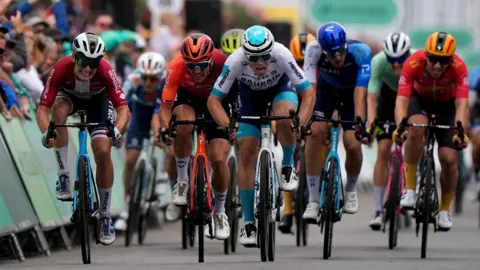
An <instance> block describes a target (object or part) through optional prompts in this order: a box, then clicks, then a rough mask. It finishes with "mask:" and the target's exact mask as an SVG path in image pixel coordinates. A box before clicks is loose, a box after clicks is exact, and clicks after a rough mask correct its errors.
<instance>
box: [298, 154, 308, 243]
mask: <svg viewBox="0 0 480 270" xmlns="http://www.w3.org/2000/svg"><path fill="white" fill-rule="evenodd" d="M304 154H305V152H304V151H303V150H300V152H299V155H300V169H299V183H298V188H297V191H296V192H295V223H296V240H297V243H296V244H297V247H299V246H300V245H302V244H303V246H306V245H307V237H308V224H307V223H306V222H305V221H304V220H303V216H302V215H303V212H305V209H306V208H307V202H308V190H307V189H306V188H305V186H306V183H307V174H306V171H305V155H304Z"/></svg>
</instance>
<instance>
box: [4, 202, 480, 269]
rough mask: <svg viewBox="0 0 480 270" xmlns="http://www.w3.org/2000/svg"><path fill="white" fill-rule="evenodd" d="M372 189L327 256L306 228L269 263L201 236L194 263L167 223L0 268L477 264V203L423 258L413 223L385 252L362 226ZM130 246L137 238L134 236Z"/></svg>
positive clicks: (316, 232)
mask: <svg viewBox="0 0 480 270" xmlns="http://www.w3.org/2000/svg"><path fill="white" fill-rule="evenodd" d="M372 207H373V199H372V194H371V193H364V194H361V195H360V210H359V212H358V213H357V214H355V215H344V216H343V219H342V221H341V222H340V223H338V225H337V226H336V227H335V230H334V239H333V241H334V243H333V251H332V257H331V258H330V259H329V260H328V261H325V260H323V259H322V248H323V236H322V235H321V234H320V229H319V228H318V227H316V226H313V225H310V236H309V245H308V247H300V248H297V247H295V238H294V236H293V235H281V234H280V233H277V245H276V259H275V262H265V263H262V262H261V261H260V252H259V249H255V248H253V249H246V248H244V247H243V246H240V245H239V246H238V248H237V253H235V254H230V255H224V254H223V243H222V242H219V241H216V240H205V243H206V247H205V263H203V264H199V263H198V262H197V254H198V250H197V248H196V247H195V248H193V249H192V248H190V249H188V250H182V248H181V244H180V223H178V222H177V223H174V224H166V225H165V226H163V228H162V229H161V230H156V231H150V232H149V234H148V236H147V240H146V243H145V245H144V246H138V245H137V244H134V245H133V246H131V247H130V248H126V247H124V246H123V243H124V238H123V237H121V236H117V240H116V242H115V243H114V244H113V245H112V246H108V247H104V246H101V245H98V246H93V249H92V264H91V265H83V264H82V260H81V252H80V249H79V248H78V247H76V248H74V249H73V250H71V251H56V252H53V253H52V256H51V257H35V258H27V260H26V261H25V262H23V263H18V262H17V261H13V260H12V261H8V262H0V268H1V269H25V270H26V269H48V270H54V269H62V270H63V269H102V270H108V269H112V270H113V269H114V270H121V269H129V270H133V269H135V270H136V269H149V270H151V269H169V270H174V269H196V270H201V269H209V270H215V269H222V270H223V269H225V270H227V269H228V270H235V269H241V270H245V269H255V270H257V269H259V270H260V269H275V270H282V269H285V270H287V269H288V270H291V269H299V270H300V269H302V270H303V269H325V270H327V269H335V270H343V269H355V270H362V269H368V270H372V269H389V270H409V269H421V270H430V269H431V270H443V269H448V270H452V269H468V270H471V269H478V268H479V265H480V256H479V254H480V241H479V240H480V230H479V229H478V208H477V207H478V205H477V204H476V203H472V202H467V203H466V206H465V207H466V209H465V211H464V214H463V215H462V216H461V217H454V220H453V225H454V228H453V229H452V230H451V231H450V232H447V233H444V232H437V233H436V234H434V233H433V230H432V231H431V234H429V243H428V253H427V259H420V245H421V240H420V238H416V237H415V232H414V230H413V228H411V229H405V230H403V231H401V232H400V235H399V243H398V246H397V248H396V249H394V250H389V249H388V235H387V234H383V233H381V232H373V231H371V230H370V228H369V227H368V225H367V224H368V221H369V219H370V217H371V214H372ZM134 241H135V243H136V239H134Z"/></svg>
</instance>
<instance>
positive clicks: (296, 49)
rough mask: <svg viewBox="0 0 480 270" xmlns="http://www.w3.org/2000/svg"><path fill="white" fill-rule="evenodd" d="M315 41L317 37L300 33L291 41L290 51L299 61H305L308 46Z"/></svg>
mask: <svg viewBox="0 0 480 270" xmlns="http://www.w3.org/2000/svg"><path fill="white" fill-rule="evenodd" d="M314 40H315V36H314V35H312V34H309V33H300V34H298V35H295V36H294V37H293V38H292V40H290V51H291V52H292V54H293V57H294V58H295V60H297V61H303V59H304V58H305V56H304V55H305V49H306V48H307V44H308V43H309V42H311V41H314Z"/></svg>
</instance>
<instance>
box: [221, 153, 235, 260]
mask: <svg viewBox="0 0 480 270" xmlns="http://www.w3.org/2000/svg"><path fill="white" fill-rule="evenodd" d="M228 167H229V169H230V186H229V187H228V192H227V201H226V203H225V212H226V213H227V215H228V222H229V223H230V237H229V238H227V239H225V240H223V253H225V254H229V253H230V249H231V250H232V252H235V250H236V247H237V237H238V214H237V207H238V204H237V198H238V194H237V191H238V190H237V165H236V163H235V159H234V158H230V159H229V160H228Z"/></svg>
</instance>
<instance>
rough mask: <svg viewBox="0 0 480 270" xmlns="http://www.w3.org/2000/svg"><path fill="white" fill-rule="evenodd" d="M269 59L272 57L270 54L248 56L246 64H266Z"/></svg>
mask: <svg viewBox="0 0 480 270" xmlns="http://www.w3.org/2000/svg"><path fill="white" fill-rule="evenodd" d="M271 59H272V56H271V55H270V54H264V55H250V56H248V62H250V63H258V62H260V61H262V62H268V61H270V60H271Z"/></svg>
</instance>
